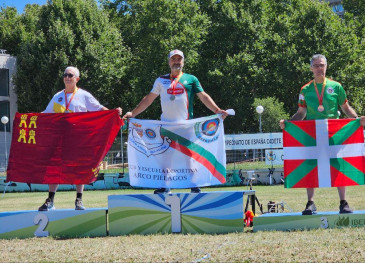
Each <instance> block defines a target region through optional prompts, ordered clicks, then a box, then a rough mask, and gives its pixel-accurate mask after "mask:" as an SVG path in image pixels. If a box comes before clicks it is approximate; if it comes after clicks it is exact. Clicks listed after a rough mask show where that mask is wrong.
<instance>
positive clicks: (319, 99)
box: [313, 78, 326, 106]
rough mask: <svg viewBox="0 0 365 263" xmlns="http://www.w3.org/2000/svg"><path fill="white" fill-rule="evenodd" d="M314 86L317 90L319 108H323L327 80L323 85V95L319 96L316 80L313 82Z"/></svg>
mask: <svg viewBox="0 0 365 263" xmlns="http://www.w3.org/2000/svg"><path fill="white" fill-rule="evenodd" d="M313 84H314V89H315V90H316V93H317V98H318V102H319V106H322V104H323V93H324V89H325V87H326V78H324V81H323V85H322V86H323V87H322V92H321V95H319V92H318V88H317V83H316V81H315V80H313Z"/></svg>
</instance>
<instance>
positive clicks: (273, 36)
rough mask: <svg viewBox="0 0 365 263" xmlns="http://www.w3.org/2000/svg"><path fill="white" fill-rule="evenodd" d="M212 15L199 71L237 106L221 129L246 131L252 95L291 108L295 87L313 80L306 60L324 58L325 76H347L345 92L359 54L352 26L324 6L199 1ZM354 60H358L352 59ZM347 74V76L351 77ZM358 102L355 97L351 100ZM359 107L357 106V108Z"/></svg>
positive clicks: (290, 1)
mask: <svg viewBox="0 0 365 263" xmlns="http://www.w3.org/2000/svg"><path fill="white" fill-rule="evenodd" d="M199 3H201V6H202V8H203V10H204V12H206V13H207V14H208V15H209V18H210V19H211V21H212V22H211V24H210V25H211V26H210V28H209V34H208V35H207V38H206V41H205V42H204V44H203V46H202V51H201V53H202V60H201V62H202V63H201V65H202V66H201V67H200V68H199V70H200V71H199V75H200V76H203V78H202V79H201V81H202V82H203V83H208V86H209V88H210V91H209V92H210V93H211V95H212V96H213V97H214V96H217V94H219V99H218V100H217V103H218V104H219V105H222V107H226V108H234V109H235V110H236V113H237V114H236V116H235V117H234V118H231V119H230V118H227V120H226V122H225V125H226V130H228V131H233V130H236V131H237V130H238V131H244V132H251V131H252V127H253V125H249V124H250V123H251V122H252V121H251V120H252V119H253V114H254V111H252V106H251V105H252V103H253V102H254V99H255V98H264V97H267V96H270V97H276V98H279V99H280V101H281V102H283V103H284V107H285V110H286V111H288V112H290V113H294V112H295V111H296V109H297V98H298V94H299V91H300V87H301V86H302V85H304V84H305V83H307V82H308V81H309V80H310V79H312V78H313V76H312V73H311V71H310V69H309V60H310V58H311V56H312V55H313V54H316V53H322V54H324V55H326V56H327V58H328V60H329V62H330V65H329V69H328V76H330V77H332V78H334V79H338V80H341V81H344V82H345V83H344V84H345V87H346V89H347V91H348V94H349V97H350V98H351V97H353V96H354V94H353V91H355V90H356V92H360V90H359V89H358V88H356V87H355V86H353V79H354V77H355V76H354V74H355V70H354V68H355V66H354V65H353V62H354V61H356V60H357V59H359V58H360V56H359V54H358V53H354V52H353V50H354V49H355V50H356V49H357V48H358V45H357V37H356V34H355V32H354V31H353V29H352V28H350V27H346V25H345V24H344V23H343V21H342V20H341V18H340V17H338V16H337V15H336V14H335V13H334V12H332V10H331V9H330V8H329V7H328V5H327V4H324V3H320V2H317V1H307V0H281V1H277V0H265V1H264V0H259V1H234V0H231V1H229V0H227V1H214V0H211V1H205V0H204V1H199ZM357 66H359V65H357ZM349 76H352V79H351V80H350V79H349V78H348V77H349ZM355 105H356V107H358V106H359V105H360V103H355ZM358 110H359V109H358Z"/></svg>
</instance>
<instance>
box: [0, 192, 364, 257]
mask: <svg viewBox="0 0 365 263" xmlns="http://www.w3.org/2000/svg"><path fill="white" fill-rule="evenodd" d="M244 189H246V187H231V188H204V191H217V190H244ZM254 190H256V194H257V197H258V199H259V201H260V202H261V203H263V204H264V206H265V208H266V205H267V203H268V202H269V201H275V202H281V201H284V202H285V203H286V207H287V208H289V207H290V208H292V209H293V210H294V211H296V212H298V211H301V210H302V209H303V208H304V205H305V203H306V194H305V189H284V188H283V186H254ZM185 191H187V190H185ZM151 192H152V190H130V189H128V190H112V191H86V192H85V193H84V197H83V199H84V203H85V205H86V206H87V207H106V206H107V196H108V195H110V194H132V193H151ZM173 192H177V190H174V191H173ZM347 195H348V198H347V200H348V201H349V203H350V206H351V207H352V208H355V209H357V210H365V202H364V200H365V186H356V187H349V188H348V193H347ZM46 196H47V193H45V192H37V193H6V194H5V196H4V197H2V196H1V198H0V210H1V211H11V210H31V209H37V207H38V206H39V205H41V204H42V202H43V201H44V199H45V198H46ZM74 199H75V192H74V191H70V192H58V193H57V194H56V198H55V203H56V207H57V208H71V207H73V203H74ZM315 202H316V205H317V208H318V210H321V211H337V209H338V205H339V200H338V194H337V190H336V189H335V188H333V189H332V188H325V189H317V190H316V195H315ZM364 241H365V230H364V229H363V228H344V229H326V230H323V229H318V230H311V231H291V232H277V231H270V232H257V233H253V232H252V229H251V228H246V229H245V230H244V232H242V233H230V234H223V235H210V234H204V235H182V234H167V235H160V234H155V235H145V236H143V235H130V236H119V237H102V238H79V239H64V240H63V239H53V238H50V237H49V238H29V239H24V240H16V239H15V240H0V255H1V260H0V261H1V262H10V261H11V262H116V261H117V262H212V261H213V262H363V259H364V258H365V251H364V249H363V244H364Z"/></svg>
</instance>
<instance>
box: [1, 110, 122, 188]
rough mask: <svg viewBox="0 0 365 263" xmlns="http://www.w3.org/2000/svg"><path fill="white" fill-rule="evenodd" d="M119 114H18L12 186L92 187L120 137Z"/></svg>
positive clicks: (9, 177)
mask: <svg viewBox="0 0 365 263" xmlns="http://www.w3.org/2000/svg"><path fill="white" fill-rule="evenodd" d="M122 123H123V122H122V120H121V119H120V117H119V115H118V111H117V110H107V111H97V112H80V113H70V114H66V113H25V114H22V113H16V115H15V118H14V122H13V132H12V141H11V149H10V155H9V164H8V170H7V180H8V181H14V182H24V183H38V184H89V183H91V182H94V181H95V180H96V177H97V176H98V173H99V164H100V162H101V161H102V160H103V158H104V157H105V155H106V153H107V152H108V150H109V149H110V147H111V145H112V144H113V142H114V139H115V137H116V136H117V134H118V132H119V130H120V127H121V125H122Z"/></svg>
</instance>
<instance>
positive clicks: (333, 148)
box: [283, 119, 365, 188]
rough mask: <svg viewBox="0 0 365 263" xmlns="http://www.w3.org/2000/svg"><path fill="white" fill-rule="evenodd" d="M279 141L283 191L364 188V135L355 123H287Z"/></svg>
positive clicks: (309, 121) (356, 121)
mask: <svg viewBox="0 0 365 263" xmlns="http://www.w3.org/2000/svg"><path fill="white" fill-rule="evenodd" d="M283 141H284V143H283V146H284V179H285V187H287V188H317V187H340V186H352V185H363V184H365V149H364V132H363V126H362V125H361V124H360V120H359V119H325V120H306V121H287V122H285V129H284V131H283Z"/></svg>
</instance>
